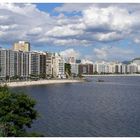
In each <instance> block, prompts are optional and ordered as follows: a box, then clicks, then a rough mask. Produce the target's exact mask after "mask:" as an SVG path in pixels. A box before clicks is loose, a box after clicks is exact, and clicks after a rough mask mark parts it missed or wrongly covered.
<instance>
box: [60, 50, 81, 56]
mask: <svg viewBox="0 0 140 140" xmlns="http://www.w3.org/2000/svg"><path fill="white" fill-rule="evenodd" d="M60 55H62V56H63V57H64V58H67V57H75V58H79V57H80V53H79V52H78V51H76V50H74V49H73V48H70V49H66V50H64V51H61V52H60Z"/></svg>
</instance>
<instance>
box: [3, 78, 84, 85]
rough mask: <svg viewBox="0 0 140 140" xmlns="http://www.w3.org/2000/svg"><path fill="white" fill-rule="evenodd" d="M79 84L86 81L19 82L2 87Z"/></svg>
mask: <svg viewBox="0 0 140 140" xmlns="http://www.w3.org/2000/svg"><path fill="white" fill-rule="evenodd" d="M78 82H84V79H79V80H76V79H65V80H64V79H63V80H62V79H61V80H38V81H19V82H7V83H2V84H1V85H5V84H6V85H7V86H8V87H23V86H32V85H48V84H64V83H78Z"/></svg>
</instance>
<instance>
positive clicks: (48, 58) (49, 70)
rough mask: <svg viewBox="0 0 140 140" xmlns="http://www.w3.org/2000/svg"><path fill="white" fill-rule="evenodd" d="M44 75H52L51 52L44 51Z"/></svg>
mask: <svg viewBox="0 0 140 140" xmlns="http://www.w3.org/2000/svg"><path fill="white" fill-rule="evenodd" d="M46 75H47V76H50V77H52V75H53V53H49V52H46Z"/></svg>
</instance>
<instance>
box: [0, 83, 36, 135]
mask: <svg viewBox="0 0 140 140" xmlns="http://www.w3.org/2000/svg"><path fill="white" fill-rule="evenodd" d="M35 104H36V101H35V100H33V99H31V98H30V97H29V96H28V95H26V94H24V93H12V92H11V91H10V90H9V89H8V87H7V86H0V136H3V137H9V136H11V137H13V136H14V137H18V136H27V135H29V134H28V133H27V132H26V128H27V127H28V128H30V127H31V124H32V123H33V120H35V119H36V118H37V116H38V113H37V111H36V110H35V109H34V106H35Z"/></svg>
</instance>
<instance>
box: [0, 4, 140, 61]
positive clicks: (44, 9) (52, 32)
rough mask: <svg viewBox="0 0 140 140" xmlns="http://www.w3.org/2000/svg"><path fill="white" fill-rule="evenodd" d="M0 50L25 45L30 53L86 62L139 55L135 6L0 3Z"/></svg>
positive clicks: (130, 57)
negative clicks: (56, 54)
mask: <svg viewBox="0 0 140 140" xmlns="http://www.w3.org/2000/svg"><path fill="white" fill-rule="evenodd" d="M0 11H1V12H0V19H1V20H0V46H2V47H4V48H5V47H6V48H11V46H12V45H13V43H14V42H16V41H19V40H25V41H29V42H31V45H32V48H33V50H44V51H51V52H60V54H63V55H64V56H68V55H70V56H72V55H73V56H76V57H78V58H88V59H89V60H92V61H94V60H108V61H115V60H118V61H122V60H131V59H133V58H135V57H139V56H140V49H139V46H140V38H139V34H140V33H139V28H140V24H139V23H140V20H139V19H140V18H139V15H140V14H139V13H140V4H103V3H102V4H96V3H94V4H88V3H87V4H63V3H52V4H51V3H50V4H47V3H45V4H44V3H38V4H5V3H3V4H0Z"/></svg>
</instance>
